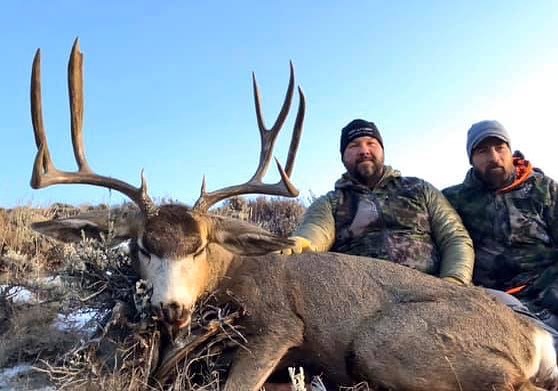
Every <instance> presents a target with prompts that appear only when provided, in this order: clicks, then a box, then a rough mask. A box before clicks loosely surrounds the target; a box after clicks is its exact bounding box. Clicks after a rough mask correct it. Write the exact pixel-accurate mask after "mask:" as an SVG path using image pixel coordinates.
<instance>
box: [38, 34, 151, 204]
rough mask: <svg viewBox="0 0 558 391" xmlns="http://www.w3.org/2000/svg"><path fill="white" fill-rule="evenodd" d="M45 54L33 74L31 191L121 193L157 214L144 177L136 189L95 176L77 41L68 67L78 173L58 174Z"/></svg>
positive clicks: (119, 181)
mask: <svg viewBox="0 0 558 391" xmlns="http://www.w3.org/2000/svg"><path fill="white" fill-rule="evenodd" d="M40 55H41V52H40V50H37V52H36V54H35V58H34V59H33V68H32V71H31V119H32V122H33V131H34V134H35V144H36V145H37V155H36V157H35V162H34V165H33V174H32V176H31V187H32V188H34V189H40V188H44V187H47V186H51V185H58V184H88V185H94V186H100V187H105V188H108V189H113V190H116V191H119V192H121V193H123V194H125V195H126V196H128V197H129V198H130V199H131V200H132V201H134V202H135V203H136V204H137V205H138V206H139V207H140V209H141V210H142V211H143V212H144V213H145V214H146V215H152V214H154V213H156V212H157V208H156V206H155V204H154V203H153V201H152V200H151V198H150V197H149V195H148V193H147V181H146V180H145V177H144V175H143V171H142V173H141V186H140V187H134V186H132V185H130V184H128V183H126V182H124V181H121V180H119V179H115V178H110V177H106V176H102V175H97V174H95V173H94V172H93V171H92V170H91V169H90V168H89V165H88V164H87V160H86V158H85V149H84V143H83V54H82V53H81V52H80V50H79V41H78V40H77V39H76V40H75V42H74V45H73V47H72V53H71V55H70V60H69V63H68V88H69V95H70V112H71V134H72V145H73V150H74V156H75V159H76V162H77V164H78V171H76V172H67V171H60V170H58V169H57V168H56V167H55V166H54V164H53V162H52V159H51V157H50V152H49V149H48V143H47V138H46V132H45V128H44V123H43V115H42V99H41V71H40V66H41V57H40Z"/></svg>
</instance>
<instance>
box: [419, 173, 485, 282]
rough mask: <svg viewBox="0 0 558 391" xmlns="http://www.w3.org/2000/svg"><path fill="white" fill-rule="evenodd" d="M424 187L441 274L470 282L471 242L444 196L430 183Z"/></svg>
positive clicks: (472, 262) (471, 272) (471, 267)
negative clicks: (440, 257) (440, 262)
mask: <svg viewBox="0 0 558 391" xmlns="http://www.w3.org/2000/svg"><path fill="white" fill-rule="evenodd" d="M425 186H426V189H425V193H426V203H427V208H428V211H429V212H430V224H431V227H432V233H433V236H434V240H435V242H436V245H437V246H438V249H439V251H440V253H441V256H442V264H441V267H440V277H453V278H456V279H458V280H459V281H461V282H463V283H465V284H470V283H471V278H472V275H473V265H474V262H475V253H474V251H473V241H472V240H471V238H470V236H469V234H468V233H467V230H466V229H465V227H464V226H463V223H462V222H461V218H460V217H459V215H458V214H457V212H456V211H455V209H453V207H452V206H451V205H450V203H449V202H448V200H447V199H446V198H445V197H444V195H443V194H442V193H441V192H440V191H439V190H438V189H436V188H435V187H434V186H432V185H430V184H429V183H425Z"/></svg>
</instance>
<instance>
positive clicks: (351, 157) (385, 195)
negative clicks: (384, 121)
mask: <svg viewBox="0 0 558 391" xmlns="http://www.w3.org/2000/svg"><path fill="white" fill-rule="evenodd" d="M340 152H341V159H342V162H343V164H344V165H345V168H346V169H347V172H346V173H345V174H343V176H342V177H341V178H340V179H339V180H338V181H337V182H336V183H335V189H334V190H332V191H330V192H329V193H327V194H326V195H324V196H322V197H320V198H318V199H317V200H316V201H315V202H313V203H312V205H310V207H309V208H308V210H307V212H306V214H305V216H304V221H303V222H302V224H301V226H300V227H298V229H297V230H296V231H295V233H294V235H295V236H294V239H295V241H296V245H295V246H294V247H293V248H291V249H286V250H283V254H291V253H300V252H303V251H335V252H340V253H346V254H353V255H361V256H368V257H373V258H379V259H384V260H388V261H391V262H395V263H399V264H401V265H404V266H408V267H411V268H414V269H417V270H420V271H422V272H424V273H427V274H431V275H435V276H439V277H442V278H443V279H445V280H447V281H449V282H452V283H458V284H469V283H470V281H471V274H472V270H473V258H474V253H473V249H472V242H471V239H470V237H469V235H468V234H467V231H466V230H465V228H464V226H463V224H462V223H461V219H460V218H459V216H458V215H457V213H456V212H455V210H454V209H453V208H452V207H451V205H450V204H449V203H448V202H447V200H446V199H445V197H443V195H442V193H441V192H440V191H439V190H437V189H436V188H434V187H433V186H432V185H431V184H429V183H428V182H426V181H423V180H422V179H419V178H413V177H404V176H402V175H401V174H400V173H399V171H397V170H394V169H393V168H391V167H390V166H387V165H384V142H383V139H382V137H381V135H380V132H379V130H378V128H377V127H376V125H375V124H374V123H373V122H369V121H365V120H362V119H355V120H353V121H351V122H350V123H349V124H347V126H345V127H344V128H343V129H342V130H341V141H340Z"/></svg>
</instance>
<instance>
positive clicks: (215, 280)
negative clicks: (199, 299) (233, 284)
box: [207, 244, 243, 293]
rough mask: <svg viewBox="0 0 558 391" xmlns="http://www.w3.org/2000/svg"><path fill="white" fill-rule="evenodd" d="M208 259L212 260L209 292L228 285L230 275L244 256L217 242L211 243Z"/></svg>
mask: <svg viewBox="0 0 558 391" xmlns="http://www.w3.org/2000/svg"><path fill="white" fill-rule="evenodd" d="M207 259H208V260H210V262H209V265H210V266H209V267H210V273H209V275H210V276H211V277H210V279H209V281H208V284H207V287H208V289H207V293H211V292H214V291H216V290H218V289H221V288H223V287H225V286H227V285H228V281H229V280H230V276H231V275H233V274H234V273H235V270H237V268H238V267H239V266H240V264H241V263H242V259H243V258H242V257H240V256H239V255H236V254H233V253H231V252H230V251H228V250H225V249H224V248H223V247H221V246H219V245H217V244H209V245H208V246H207Z"/></svg>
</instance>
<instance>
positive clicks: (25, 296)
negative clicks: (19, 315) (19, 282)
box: [0, 285, 37, 304]
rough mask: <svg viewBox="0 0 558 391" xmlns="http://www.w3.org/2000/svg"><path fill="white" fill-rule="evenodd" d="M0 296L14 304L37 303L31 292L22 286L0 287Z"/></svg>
mask: <svg viewBox="0 0 558 391" xmlns="http://www.w3.org/2000/svg"><path fill="white" fill-rule="evenodd" d="M0 294H2V295H5V296H6V297H7V298H8V300H10V301H11V302H12V303H14V304H31V303H37V298H36V297H35V295H34V294H33V292H31V291H30V290H29V289H27V288H24V287H22V286H9V285H0Z"/></svg>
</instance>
